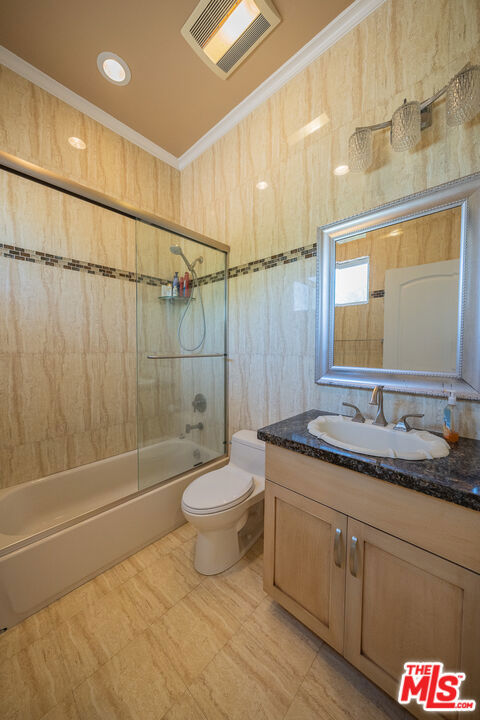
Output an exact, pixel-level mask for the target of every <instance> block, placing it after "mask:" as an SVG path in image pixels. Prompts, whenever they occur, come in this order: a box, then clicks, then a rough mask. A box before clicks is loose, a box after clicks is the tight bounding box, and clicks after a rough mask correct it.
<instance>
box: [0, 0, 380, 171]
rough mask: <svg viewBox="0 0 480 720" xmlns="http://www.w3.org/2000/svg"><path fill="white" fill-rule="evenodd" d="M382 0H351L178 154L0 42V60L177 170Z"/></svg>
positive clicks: (274, 91)
mask: <svg viewBox="0 0 480 720" xmlns="http://www.w3.org/2000/svg"><path fill="white" fill-rule="evenodd" d="M384 2H385V0H355V2H353V3H352V4H351V5H349V7H347V8H346V9H345V10H344V11H343V12H342V13H340V15H338V16H337V17H336V18H334V20H332V22H331V23H330V24H329V25H327V26H326V27H325V28H323V30H321V31H320V32H319V33H318V35H315V37H314V38H312V40H310V42H308V43H307V44H306V45H304V46H303V48H301V49H300V50H299V51H298V52H297V53H296V54H295V55H293V56H292V57H291V58H290V59H289V60H287V62H286V63H284V64H283V65H282V66H281V67H280V68H279V69H278V70H276V71H275V72H274V73H273V74H272V75H270V77H269V78H267V79H266V80H265V81H264V82H263V83H262V84H261V85H259V86H258V87H257V88H256V89H255V90H254V91H253V92H252V93H250V95H248V96H247V97H246V98H245V99H244V100H242V102H241V103H239V104H238V105H237V106H236V107H235V108H233V110H231V111H230V112H229V113H228V114H227V115H225V117H224V118H222V120H220V122H218V123H217V124H216V125H214V127H213V128H211V129H210V130H209V131H208V132H207V133H205V135H203V136H202V137H201V138H200V139H199V140H197V142H196V143H194V144H193V145H192V146H191V147H190V148H189V149H188V150H187V151H186V152H184V153H183V155H181V156H180V157H178V158H176V157H175V156H174V155H172V154H171V153H169V152H168V151H167V150H165V149H164V148H162V147H160V145H157V144H156V143H154V142H152V141H151V140H149V139H148V138H146V137H144V136H143V135H141V134H140V133H138V132H137V131H136V130H133V129H132V128H131V127H128V125H125V124H124V123H122V122H121V121H120V120H117V119H116V118H114V117H113V115H109V114H108V113H107V112H105V111H104V110H102V109H101V108H99V107H97V106H96V105H94V104H93V103H91V102H89V101H88V100H85V98H83V97H81V96H80V95H77V93H74V92H73V91H72V90H69V89H68V88H67V87H65V85H62V84H61V83H59V82H57V81H56V80H54V79H53V78H52V77H50V76H49V75H47V74H46V73H44V72H42V71H41V70H39V69H38V68H36V67H34V66H33V65H30V63H28V62H26V61H25V60H22V58H20V57H18V55H15V54H14V53H12V52H11V51H10V50H7V48H5V47H2V46H1V45H0V64H2V65H5V66H6V67H8V68H10V70H13V71H14V72H16V73H17V74H18V75H21V76H22V77H24V78H26V79H27V80H29V81H30V82H32V83H34V84H35V85H38V87H41V88H42V89H43V90H46V91H47V92H49V93H51V94H52V95H55V97H57V98H59V99H60V100H62V101H63V102H65V103H67V104H68V105H71V106H72V107H74V108H75V109H76V110H79V111H80V112H82V113H84V114H85V115H88V117H91V118H92V119H93V120H96V121H97V122H98V123H100V124H101V125H104V126H105V127H107V128H109V130H112V131H113V132H114V133H117V135H120V136H121V137H123V138H125V139H126V140H128V141H129V142H131V143H133V144H134V145H137V146H138V147H140V148H141V149H142V150H145V152H148V153H150V155H153V156H154V157H156V158H158V159H159V160H163V162H165V163H168V165H171V166H172V167H174V168H176V169H178V170H183V169H184V168H185V167H187V165H189V164H190V163H191V162H193V161H194V160H195V159H196V158H197V157H199V156H200V155H202V153H204V152H205V151H206V150H207V149H208V148H209V147H211V146H212V145H213V144H214V143H216V142H217V141H218V140H219V139H220V138H221V137H223V135H226V133H228V132H229V131H230V130H232V128H234V127H235V126H236V125H238V123H239V122H241V120H243V119H244V118H245V117H246V116H247V115H249V114H250V113H251V112H252V111H253V110H255V108H257V107H258V106H259V105H261V104H262V103H263V102H265V101H266V100H268V98H269V97H271V96H272V95H273V94H274V93H276V92H277V90H280V88H282V87H283V86H284V85H285V84H286V83H287V82H288V81H289V80H291V79H292V78H293V77H295V75H298V73H300V72H301V71H302V70H304V69H305V68H306V67H307V66H308V65H310V64H311V63H312V62H313V61H314V60H316V59H317V58H318V57H320V55H322V53H324V52H325V51H326V50H328V49H329V48H330V47H332V45H334V44H335V43H336V42H337V41H338V40H340V38H341V37H343V36H344V35H346V34H347V33H348V32H349V31H350V30H352V29H353V28H354V27H356V26H357V25H359V23H361V22H362V21H363V20H365V18H366V17H368V15H370V14H371V13H372V12H374V10H376V9H377V8H378V7H380V5H382V4H383V3H384Z"/></svg>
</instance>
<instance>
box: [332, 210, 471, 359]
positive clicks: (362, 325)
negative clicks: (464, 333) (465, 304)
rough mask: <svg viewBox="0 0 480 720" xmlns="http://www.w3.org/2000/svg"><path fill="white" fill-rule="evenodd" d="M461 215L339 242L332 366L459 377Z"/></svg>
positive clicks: (435, 216)
mask: <svg viewBox="0 0 480 720" xmlns="http://www.w3.org/2000/svg"><path fill="white" fill-rule="evenodd" d="M460 238H461V209H460V207H454V208H449V209H448V210H442V211H441V212H437V213H432V214H430V215H423V216H421V217H419V218H415V219H414V220H407V221H404V222H401V223H397V224H396V225H393V226H392V225H390V226H388V227H384V228H380V229H378V230H372V231H370V232H367V233H364V234H363V235H357V236H355V237H352V238H348V239H347V240H343V241H339V242H337V243H336V253H335V262H336V273H335V276H336V281H335V331H334V332H335V335H334V364H335V365H337V366H338V365H340V366H348V367H369V368H388V369H398V370H416V371H420V372H421V371H431V372H455V369H456V347H457V334H458V303H459V292H458V280H459V270H460V260H459V258H460Z"/></svg>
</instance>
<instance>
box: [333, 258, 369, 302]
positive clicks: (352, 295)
mask: <svg viewBox="0 0 480 720" xmlns="http://www.w3.org/2000/svg"><path fill="white" fill-rule="evenodd" d="M368 261H369V258H368V257H360V258H354V259H353V260H344V261H343V262H337V263H336V265H335V305H360V304H361V303H368V270H369V267H368V266H369V262H368Z"/></svg>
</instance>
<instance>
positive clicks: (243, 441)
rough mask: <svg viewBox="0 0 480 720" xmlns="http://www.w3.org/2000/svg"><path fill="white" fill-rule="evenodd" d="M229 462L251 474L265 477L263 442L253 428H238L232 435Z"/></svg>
mask: <svg viewBox="0 0 480 720" xmlns="http://www.w3.org/2000/svg"><path fill="white" fill-rule="evenodd" d="M230 462H231V463H233V464H234V465H237V466H238V467H240V468H242V470H246V471H247V472H251V473H252V475H259V476H260V477H265V443H264V442H263V440H258V439H257V433H256V432H255V431H254V430H239V431H238V432H236V433H234V434H233V435H232V452H231V454H230Z"/></svg>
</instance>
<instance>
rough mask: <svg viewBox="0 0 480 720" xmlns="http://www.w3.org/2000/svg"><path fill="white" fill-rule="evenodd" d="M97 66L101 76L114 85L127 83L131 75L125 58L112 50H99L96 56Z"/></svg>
mask: <svg viewBox="0 0 480 720" xmlns="http://www.w3.org/2000/svg"><path fill="white" fill-rule="evenodd" d="M97 67H98V69H99V70H100V73H101V74H102V75H103V77H104V78H105V79H106V80H108V82H111V83H113V84H114V85H127V84H128V83H129V82H130V79H131V77H132V74H131V72H130V68H129V67H128V65H127V63H126V62H125V60H123V59H122V58H121V57H120V56H119V55H115V53H112V52H101V53H100V54H99V56H98V57H97Z"/></svg>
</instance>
